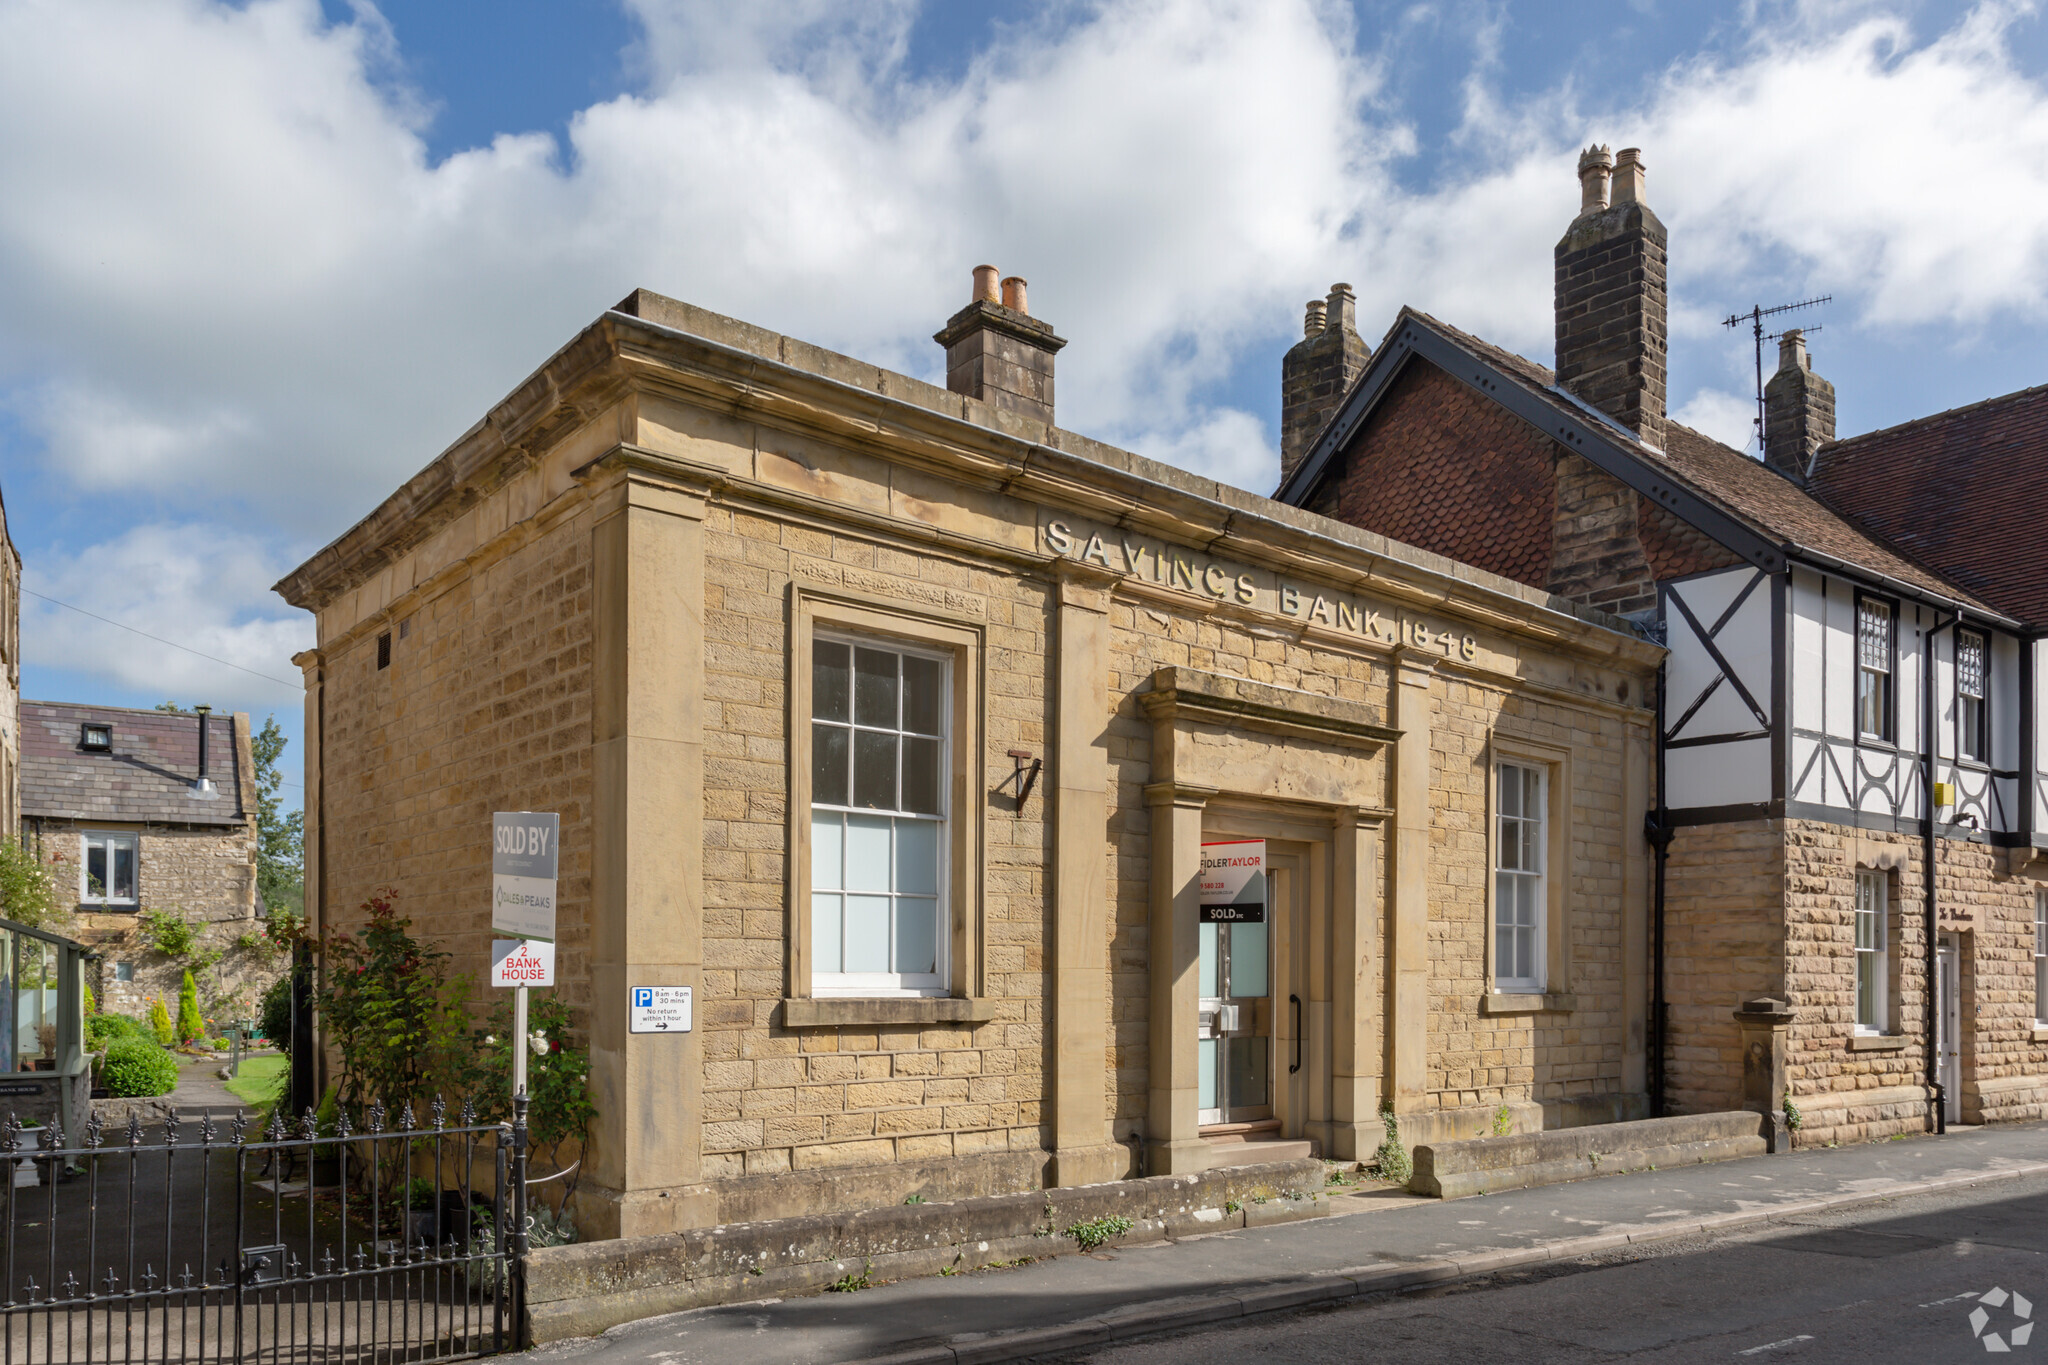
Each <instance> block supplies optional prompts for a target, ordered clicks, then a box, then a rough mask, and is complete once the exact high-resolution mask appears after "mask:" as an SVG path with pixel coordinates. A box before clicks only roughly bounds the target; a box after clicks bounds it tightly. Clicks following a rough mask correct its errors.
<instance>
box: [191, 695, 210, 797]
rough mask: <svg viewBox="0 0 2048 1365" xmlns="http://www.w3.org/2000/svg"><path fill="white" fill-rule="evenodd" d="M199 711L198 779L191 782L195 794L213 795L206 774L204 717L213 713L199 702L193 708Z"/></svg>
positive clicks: (208, 707)
mask: <svg viewBox="0 0 2048 1365" xmlns="http://www.w3.org/2000/svg"><path fill="white" fill-rule="evenodd" d="M193 709H194V710H196V711H197V712H198V713H199V780H198V781H197V782H194V783H193V784H192V792H193V794H194V795H195V796H211V795H213V783H212V781H211V780H210V779H208V777H207V776H206V718H207V717H208V716H210V715H212V714H213V708H212V707H211V706H207V705H205V704H203V703H202V704H201V705H199V706H196V707H194V708H193Z"/></svg>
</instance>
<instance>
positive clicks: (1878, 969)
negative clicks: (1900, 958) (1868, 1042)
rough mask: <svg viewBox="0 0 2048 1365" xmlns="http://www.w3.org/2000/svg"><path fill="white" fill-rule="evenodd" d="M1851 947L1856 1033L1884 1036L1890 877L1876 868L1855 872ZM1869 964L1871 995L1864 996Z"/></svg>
mask: <svg viewBox="0 0 2048 1365" xmlns="http://www.w3.org/2000/svg"><path fill="white" fill-rule="evenodd" d="M1851 918H1852V921H1853V928H1852V933H1853V937H1852V940H1851V941H1852V945H1853V950H1854V958H1855V972H1856V1032H1858V1033H1860V1034H1864V1035H1875V1036H1882V1035H1883V1034H1884V1032H1885V1027H1886V1025H1887V1023H1888V1022H1889V1020H1890V1018H1891V1016H1890V1013H1889V1009H1890V1004H1891V1001H1890V995H1891V941H1890V920H1891V878H1890V876H1889V875H1888V874H1886V873H1885V872H1883V871H1882V870H1880V869H1877V868H1868V867H1862V868H1858V869H1856V903H1855V912H1854V914H1853V916H1852V917H1851ZM1866 963H1867V964H1868V968H1869V978H1868V982H1867V985H1868V988H1869V993H1868V994H1867V995H1866V993H1865V986H1866V980H1865V975H1864V972H1865V966H1866Z"/></svg>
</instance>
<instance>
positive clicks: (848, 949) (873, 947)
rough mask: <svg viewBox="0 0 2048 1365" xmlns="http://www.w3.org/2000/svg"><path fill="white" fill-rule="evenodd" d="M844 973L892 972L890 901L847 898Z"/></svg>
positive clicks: (873, 897) (869, 897)
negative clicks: (890, 959)
mask: <svg viewBox="0 0 2048 1365" xmlns="http://www.w3.org/2000/svg"><path fill="white" fill-rule="evenodd" d="M844 951H845V958H846V967H845V970H847V971H849V972H886V971H888V970H889V898H888V897H887V896H848V897H847V898H846V945H845V949H844Z"/></svg>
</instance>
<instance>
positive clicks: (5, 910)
mask: <svg viewBox="0 0 2048 1365" xmlns="http://www.w3.org/2000/svg"><path fill="white" fill-rule="evenodd" d="M0 914H4V915H5V916H6V917H7V918H8V919H11V920H13V921H15V922H16V923H17V924H26V925H28V926H29V927H30V928H33V929H57V928H61V927H62V926H63V924H64V921H65V920H66V919H67V918H68V916H67V915H66V914H65V912H64V907H63V904H62V902H60V901H59V900H58V899H57V884H56V882H54V881H52V880H51V878H50V871H49V869H48V868H46V867H44V866H43V864H42V861H41V860H40V859H39V858H37V857H36V855H35V854H33V853H31V852H29V851H28V850H27V849H25V848H23V847H22V846H21V845H20V844H19V843H17V842H16V841H15V840H13V839H0Z"/></svg>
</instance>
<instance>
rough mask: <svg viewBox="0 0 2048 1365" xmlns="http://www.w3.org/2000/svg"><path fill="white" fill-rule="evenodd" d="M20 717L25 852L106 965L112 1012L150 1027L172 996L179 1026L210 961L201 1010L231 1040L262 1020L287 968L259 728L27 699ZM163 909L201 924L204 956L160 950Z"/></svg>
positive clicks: (198, 933) (206, 717) (237, 716)
mask: <svg viewBox="0 0 2048 1365" xmlns="http://www.w3.org/2000/svg"><path fill="white" fill-rule="evenodd" d="M21 718H22V724H23V735H24V741H25V742H24V745H23V763H22V779H21V802H22V818H21V839H22V844H23V846H24V847H25V848H27V849H29V850H30V851H31V852H33V853H34V854H35V855H36V856H37V858H38V859H40V860H41V862H42V863H43V865H44V866H45V867H46V868H47V869H48V870H49V873H50V876H51V878H52V880H54V881H55V882H56V885H57V890H58V894H59V896H60V897H62V898H63V899H64V901H65V902H67V908H72V909H75V916H74V918H73V921H72V926H71V930H70V932H72V933H74V934H75V935H76V936H77V937H78V938H79V939H80V940H81V941H82V942H84V943H85V944H87V945H88V946H89V947H92V948H94V949H95V950H97V951H98V952H99V953H100V954H102V960H101V961H99V962H98V963H96V964H93V971H92V973H91V979H90V980H89V984H90V985H91V986H92V988H93V991H94V994H95V996H96V998H97V1001H98V1003H99V1006H100V1008H101V1009H103V1010H107V1011H109V1012H111V1013H115V1014H126V1015H129V1016H132V1017H135V1018H144V1017H146V1016H147V1014H148V1012H149V1006H150V1002H151V1001H153V1000H157V999H159V998H160V999H162V1000H163V1001H164V1003H165V1006H166V1008H168V1009H169V1010H170V1011H171V1013H172V1014H173V1016H174V1017H175V1015H176V1012H177V1007H178V989H179V985H180V983H181V981H182V980H183V977H184V973H185V971H186V969H187V968H188V967H190V966H192V965H194V964H193V958H194V957H200V958H201V959H202V964H201V966H200V969H199V970H198V971H197V972H196V973H195V982H196V984H197V985H198V987H199V996H200V1003H201V1007H202V1010H203V1011H204V1012H205V1013H206V1014H208V1015H209V1016H210V1017H212V1018H213V1019H214V1021H215V1023H216V1024H218V1025H219V1026H221V1027H222V1028H223V1029H224V1028H225V1027H226V1025H227V1024H228V1023H229V1022H230V1021H231V1020H233V1019H235V1018H247V1017H250V1016H252V1015H253V1013H254V1010H255V1005H256V998H257V996H258V995H260V994H261V992H262V990H263V988H264V987H266V986H267V985H269V984H270V982H271V981H272V980H274V979H275V978H276V977H277V975H278V974H279V973H280V972H282V971H283V970H284V968H285V965H286V964H285V962H284V959H283V957H282V955H281V954H280V953H279V952H278V951H277V950H275V949H273V948H272V947H271V946H270V944H269V942H268V940H267V939H265V938H264V936H263V934H262V929H263V923H262V919H261V914H262V907H261V905H260V903H259V897H258V894H257V888H256V850H257V842H256V772H255V761H254V758H253V756H252V754H251V751H250V747H249V739H250V734H249V717H248V716H247V715H245V714H243V713H241V712H236V713H234V714H233V715H230V716H215V715H210V714H207V713H205V712H201V713H200V714H197V715H188V714H178V713H175V712H164V711H140V710H131V709H129V708H126V707H118V706H88V705H83V704H80V703H75V702H39V701H29V702H23V703H22V716H21ZM202 726H203V727H204V731H205V738H204V740H203V741H202V739H201V727H202ZM152 912H156V913H161V914H167V915H173V916H176V917H179V918H181V919H183V920H184V921H185V922H186V923H188V924H189V925H191V926H192V928H193V930H194V933H195V944H194V949H193V952H192V954H190V955H187V956H185V957H180V958H174V957H170V956H167V955H166V954H164V953H163V952H160V951H158V950H157V948H156V947H154V946H153V944H152V935H151V933H150V929H149V925H148V923H147V919H148V916H149V915H150V914H151V913H152ZM205 959H211V960H210V961H206V960H205Z"/></svg>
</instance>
